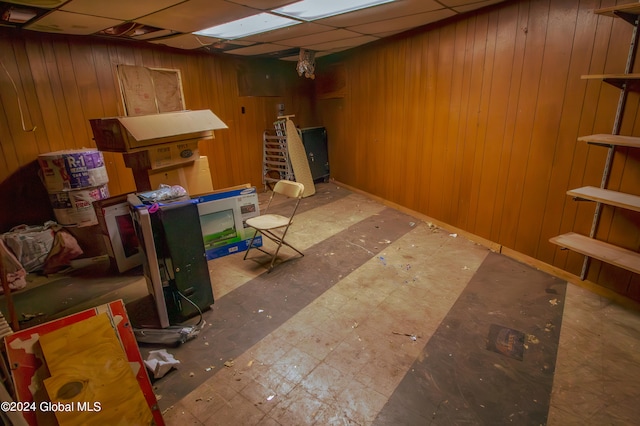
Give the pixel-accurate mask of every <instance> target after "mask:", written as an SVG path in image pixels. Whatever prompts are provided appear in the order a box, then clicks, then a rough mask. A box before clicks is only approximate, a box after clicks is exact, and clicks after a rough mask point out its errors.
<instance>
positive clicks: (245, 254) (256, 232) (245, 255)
mask: <svg viewBox="0 0 640 426" xmlns="http://www.w3.org/2000/svg"><path fill="white" fill-rule="evenodd" d="M257 235H258V230H257V229H256V231H255V232H254V233H253V237H252V238H251V242H250V243H249V247H247V251H246V252H245V253H244V258H243V260H247V255H248V254H249V250H251V249H252V248H253V241H254V240H255V239H256V236H257Z"/></svg>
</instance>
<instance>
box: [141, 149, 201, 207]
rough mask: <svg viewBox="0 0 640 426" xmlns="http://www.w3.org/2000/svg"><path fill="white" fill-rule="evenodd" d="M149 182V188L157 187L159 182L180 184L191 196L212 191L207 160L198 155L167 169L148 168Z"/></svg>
mask: <svg viewBox="0 0 640 426" xmlns="http://www.w3.org/2000/svg"><path fill="white" fill-rule="evenodd" d="M149 182H151V188H158V187H159V186H160V185H161V184H165V185H180V186H181V187H183V188H184V189H186V190H187V193H188V194H189V195H190V196H192V197H196V196H200V195H205V194H210V193H212V192H213V184H212V182H211V172H210V170H209V160H208V158H207V157H205V156H200V157H199V158H198V159H197V160H195V161H194V162H193V163H190V164H187V165H184V166H180V167H176V168H173V169H167V170H150V171H149Z"/></svg>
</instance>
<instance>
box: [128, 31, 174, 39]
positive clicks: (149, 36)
mask: <svg viewBox="0 0 640 426" xmlns="http://www.w3.org/2000/svg"><path fill="white" fill-rule="evenodd" d="M173 34H175V31H173V30H160V31H154V32H152V33H147V34H142V35H139V36H134V37H131V38H134V39H136V40H151V39H154V38H159V37H166V36H170V35H173Z"/></svg>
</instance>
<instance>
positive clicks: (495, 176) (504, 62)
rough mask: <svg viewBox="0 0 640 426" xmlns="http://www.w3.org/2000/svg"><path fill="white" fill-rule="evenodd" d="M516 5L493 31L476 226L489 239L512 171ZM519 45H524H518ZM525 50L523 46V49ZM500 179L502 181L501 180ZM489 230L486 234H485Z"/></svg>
mask: <svg viewBox="0 0 640 426" xmlns="http://www.w3.org/2000/svg"><path fill="white" fill-rule="evenodd" d="M518 23H519V22H518V8H517V7H514V8H508V9H502V10H500V11H499V12H498V13H497V22H496V27H495V30H493V32H492V38H491V42H492V44H493V46H494V48H493V56H492V62H493V72H492V75H491V83H490V84H491V92H490V95H489V96H490V103H489V106H488V108H489V114H488V118H487V119H488V121H487V124H486V128H485V139H486V142H485V149H484V152H483V155H484V158H483V163H482V170H481V173H482V175H481V176H482V177H481V179H480V182H481V186H480V193H479V194H480V200H479V208H480V209H479V211H478V218H477V220H476V227H477V228H478V229H483V230H485V235H483V237H485V238H490V237H491V234H490V232H491V230H492V229H494V234H496V233H498V230H496V229H495V225H496V224H502V223H503V222H502V221H501V219H502V213H504V212H500V211H499V210H498V208H499V207H500V206H501V205H502V204H503V203H504V200H505V197H506V189H507V185H506V184H505V182H506V181H507V179H505V177H506V176H508V175H509V172H510V170H511V163H510V162H509V160H508V158H509V156H510V154H511V153H512V149H511V147H512V145H513V133H512V130H510V129H513V127H514V126H515V123H517V118H518V113H519V112H520V110H519V109H518V107H517V105H515V104H516V103H517V101H518V100H519V99H520V98H519V97H517V96H515V95H516V94H519V93H520V90H521V88H520V86H521V74H520V73H519V71H521V67H522V65H521V64H522V57H521V54H520V51H518V52H516V41H518V40H519V39H520V37H521V36H520V34H521V33H522V32H523V29H522V27H520V28H518V26H517V24H518ZM519 47H524V46H523V45H522V44H519ZM523 51H524V49H523ZM500 178H502V180H500ZM487 231H488V233H487Z"/></svg>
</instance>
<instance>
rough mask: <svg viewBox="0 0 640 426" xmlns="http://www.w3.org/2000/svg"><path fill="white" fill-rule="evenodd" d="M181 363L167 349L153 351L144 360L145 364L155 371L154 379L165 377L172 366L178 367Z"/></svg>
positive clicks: (152, 371)
mask: <svg viewBox="0 0 640 426" xmlns="http://www.w3.org/2000/svg"><path fill="white" fill-rule="evenodd" d="M179 364H180V361H178V360H177V359H175V358H174V357H173V355H171V354H170V353H169V352H167V350H166V349H158V350H156V351H151V352H149V355H148V356H147V359H146V360H144V365H145V366H146V367H147V369H149V371H151V373H153V378H154V379H159V378H161V377H163V376H164V375H165V374H167V373H168V372H169V371H170V370H171V369H172V368H174V367H176V368H177V367H178V365H179Z"/></svg>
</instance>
